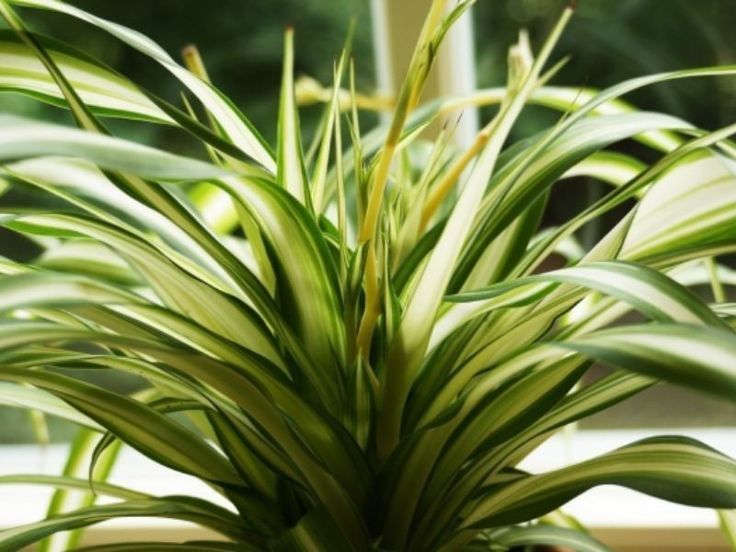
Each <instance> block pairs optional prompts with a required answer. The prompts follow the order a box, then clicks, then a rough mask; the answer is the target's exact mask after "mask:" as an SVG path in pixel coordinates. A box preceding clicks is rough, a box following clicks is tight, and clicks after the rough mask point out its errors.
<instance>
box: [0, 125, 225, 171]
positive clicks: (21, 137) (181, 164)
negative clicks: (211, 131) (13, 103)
mask: <svg viewBox="0 0 736 552" xmlns="http://www.w3.org/2000/svg"><path fill="white" fill-rule="evenodd" d="M0 148H1V151H2V154H1V155H0V161H13V160H16V159H24V158H30V157H39V156H47V155H49V156H53V155H57V156H68V157H78V158H83V159H86V160H88V161H91V162H93V163H95V164H96V165H98V166H99V167H102V168H105V169H110V170H115V171H121V172H129V173H132V174H137V175H139V176H142V177H144V178H152V179H158V180H204V179H208V178H216V177H219V176H223V175H224V174H225V171H223V170H222V169H220V168H218V167H215V166H214V165H209V164H207V163H204V162H203V161H198V160H196V159H188V158H185V157H181V156H178V155H174V154H171V153H166V152H163V151H161V150H157V149H155V148H151V147H149V146H142V145H140V144H137V143H135V142H129V141H127V140H123V139H121V138H113V137H109V136H100V135H96V134H93V133H90V132H85V131H82V130H77V129H72V128H68V127H64V126H61V125H54V124H50V123H42V122H38V121H34V120H31V119H26V118H22V117H16V116H11V115H0Z"/></svg>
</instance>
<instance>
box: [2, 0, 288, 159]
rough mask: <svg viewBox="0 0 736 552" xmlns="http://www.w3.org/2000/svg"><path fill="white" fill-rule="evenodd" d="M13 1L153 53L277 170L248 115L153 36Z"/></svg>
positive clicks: (56, 7) (235, 138)
mask: <svg viewBox="0 0 736 552" xmlns="http://www.w3.org/2000/svg"><path fill="white" fill-rule="evenodd" d="M12 3H13V4H16V5H19V6H24V7H29V8H37V9H43V10H49V11H55V12H59V13H64V14H66V15H69V16H72V17H75V18H77V19H81V20H82V21H85V22H86V23H89V24H91V25H94V26H96V27H99V28H100V29H102V30H104V31H107V32H108V33H110V34H112V35H113V36H115V37H116V38H117V39H119V40H121V41H122V42H124V43H126V44H127V45H128V46H130V47H132V48H134V49H136V50H138V51H139V52H140V53H142V54H143V55H146V56H148V57H151V58H152V59H154V60H155V61H157V62H158V63H160V64H161V65H162V66H163V67H164V68H166V69H167V70H169V71H170V72H171V73H172V74H173V75H174V76H175V77H176V78H178V79H179V80H180V81H181V83H182V84H183V85H184V86H186V87H187V88H188V89H189V90H190V91H191V92H192V93H193V94H194V95H195V96H197V98H198V99H199V100H200V101H201V102H202V104H203V105H204V106H205V107H206V108H207V110H208V112H209V113H210V114H211V115H212V117H213V118H214V120H215V121H217V123H218V125H219V126H220V127H221V129H222V131H223V132H224V133H225V135H226V136H227V137H228V139H229V140H230V141H231V142H232V143H233V144H234V145H236V146H237V147H239V148H240V149H242V150H243V151H244V152H245V153H246V154H247V155H249V156H250V157H252V158H253V159H255V160H256V161H257V162H258V163H260V164H261V165H263V166H264V167H265V168H266V169H267V170H269V171H271V172H274V170H275V163H274V160H273V155H272V154H271V152H270V151H269V149H268V147H267V146H266V144H265V142H264V140H263V138H261V136H260V135H259V134H258V132H257V131H256V130H255V129H254V128H253V126H252V125H251V123H250V122H249V121H248V120H247V119H246V118H245V116H244V115H243V114H242V113H241V112H240V111H239V110H238V109H237V108H236V107H235V106H234V105H233V104H232V103H231V102H230V101H229V100H228V99H227V98H225V96H223V95H222V94H221V93H220V92H219V91H218V90H217V89H215V88H214V87H213V86H212V85H210V84H209V83H207V82H205V81H203V80H201V79H200V78H198V77H196V76H195V75H193V74H192V73H191V72H189V71H187V70H186V69H185V68H183V67H182V66H181V65H179V64H178V63H176V62H175V61H174V59H173V58H172V57H171V56H170V55H169V54H167V53H166V52H165V51H164V50H163V49H162V48H161V47H160V46H159V45H158V44H156V43H155V42H153V41H152V40H150V39H149V38H147V37H145V36H143V35H142V34H140V33H137V32H135V31H133V30H132V29H128V28H127V27H124V26H123V25H119V24H117V23H113V22H110V21H106V20H105V19H102V18H99V17H96V16H94V15H92V14H89V13H87V12H85V11H83V10H81V9H79V8H76V7H74V6H72V5H70V4H66V3H63V2H59V1H57V0H18V1H15V0H13V2H12Z"/></svg>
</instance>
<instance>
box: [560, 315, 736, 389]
mask: <svg viewBox="0 0 736 552" xmlns="http://www.w3.org/2000/svg"><path fill="white" fill-rule="evenodd" d="M556 345H557V346H560V347H563V348H566V349H571V350H574V351H577V352H579V353H582V354H584V355H586V356H588V357H590V358H594V359H596V360H599V361H601V362H605V363H607V364H611V365H614V366H617V367H620V368H624V369H626V370H631V371H633V372H638V373H641V374H644V375H647V376H652V377H656V378H659V379H663V380H666V381H671V382H673V383H679V384H681V385H686V386H688V387H692V388H695V389H699V390H701V391H704V392H706V393H711V394H716V395H720V396H722V397H724V398H727V399H729V400H734V397H736V334H734V333H733V332H732V331H730V330H724V329H716V328H707V327H702V326H688V325H684V324H682V325H679V324H678V325H675V324H649V325H634V326H624V327H621V328H614V329H610V330H602V331H599V332H595V333H591V334H588V335H582V336H579V337H574V338H572V339H570V340H568V341H560V342H556Z"/></svg>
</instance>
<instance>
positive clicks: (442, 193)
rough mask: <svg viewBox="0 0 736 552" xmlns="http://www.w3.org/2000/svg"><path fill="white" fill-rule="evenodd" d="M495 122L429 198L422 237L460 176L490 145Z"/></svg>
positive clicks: (422, 221) (486, 129)
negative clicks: (488, 144)
mask: <svg viewBox="0 0 736 552" xmlns="http://www.w3.org/2000/svg"><path fill="white" fill-rule="evenodd" d="M495 122H496V119H495V118H494V120H493V121H491V122H490V123H489V124H488V125H486V126H485V127H484V128H483V130H481V131H480V132H479V133H478V136H477V137H476V139H475V142H473V145H472V146H470V148H468V149H467V150H466V151H465V153H463V155H462V156H461V157H460V158H459V159H458V160H457V161H455V163H454V164H453V166H452V167H451V168H450V170H449V171H447V173H446V174H445V177H444V178H443V179H442V180H441V181H440V183H439V184H437V185H436V186H435V187H434V189H433V190H432V193H431V194H430V196H429V197H428V198H427V200H426V201H425V203H424V207H423V208H422V217H421V220H420V222H419V235H421V234H422V233H423V232H424V230H425V229H426V228H427V225H428V224H429V221H430V220H432V217H433V216H434V214H435V213H436V212H437V210H438V209H439V207H440V205H442V202H443V201H444V199H445V198H446V197H447V194H449V193H450V190H452V188H453V187H454V186H455V184H456V183H457V182H458V180H459V179H460V175H462V174H463V171H465V169H466V168H467V166H468V165H469V164H470V162H471V161H472V160H473V159H475V157H476V156H477V155H478V154H479V153H480V152H481V151H482V150H483V148H484V147H485V145H486V144H487V143H488V140H490V138H491V134H492V132H493V128H494V127H495Z"/></svg>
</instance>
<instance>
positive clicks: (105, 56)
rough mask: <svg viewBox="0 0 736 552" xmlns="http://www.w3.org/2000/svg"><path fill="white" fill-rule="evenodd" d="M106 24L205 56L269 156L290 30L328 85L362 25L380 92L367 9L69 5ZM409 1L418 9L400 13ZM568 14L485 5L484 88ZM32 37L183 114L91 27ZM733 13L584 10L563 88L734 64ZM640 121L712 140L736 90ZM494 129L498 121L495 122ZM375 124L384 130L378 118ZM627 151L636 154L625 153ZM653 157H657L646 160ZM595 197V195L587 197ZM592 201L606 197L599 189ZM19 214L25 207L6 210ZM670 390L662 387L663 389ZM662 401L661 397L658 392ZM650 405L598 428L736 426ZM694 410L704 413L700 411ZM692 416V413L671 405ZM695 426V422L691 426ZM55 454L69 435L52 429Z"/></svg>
mask: <svg viewBox="0 0 736 552" xmlns="http://www.w3.org/2000/svg"><path fill="white" fill-rule="evenodd" d="M68 1H69V2H70V3H72V4H76V5H79V6H80V7H83V8H84V9H86V10H88V11H90V12H92V13H95V14H97V15H99V16H101V17H104V18H107V19H111V20H113V21H116V22H118V23H121V24H123V25H126V26H129V27H132V28H134V29H137V30H138V31H140V32H142V33H143V34H145V35H148V36H150V37H152V38H154V39H155V40H156V41H157V42H159V44H161V45H162V46H163V47H164V48H165V49H166V50H167V51H169V52H170V53H172V55H174V56H178V53H179V52H180V51H181V49H182V48H183V47H184V46H186V45H187V44H192V43H193V44H196V45H197V46H198V47H199V49H200V51H201V53H202V56H203V59H204V61H205V63H206V66H207V69H208V71H209V73H210V77H211V79H212V80H213V82H214V83H215V84H216V85H217V86H218V87H219V88H220V89H221V90H222V91H223V92H225V94H227V95H228V96H229V97H230V98H232V99H233V101H234V102H235V103H236V104H237V105H238V106H240V108H241V109H242V110H243V112H244V113H245V114H246V115H247V116H248V117H249V118H250V119H251V120H252V121H253V123H254V124H255V125H256V127H257V128H258V129H259V130H260V131H261V133H262V134H263V135H264V136H265V137H266V138H267V139H268V140H269V141H270V142H271V143H273V142H274V141H275V137H276V113H277V107H278V106H277V102H278V87H279V81H280V74H281V53H282V36H283V30H284V28H285V27H286V26H289V25H291V26H293V27H294V28H295V31H296V60H295V66H296V72H297V75H308V76H310V77H314V78H316V79H317V80H318V81H320V82H322V83H324V84H326V83H329V82H330V80H331V76H332V67H333V60H334V59H335V57H336V56H337V55H338V53H339V51H340V49H341V48H342V45H343V43H344V40H345V36H346V34H347V31H348V28H349V27H350V22H351V20H353V19H354V20H355V21H356V26H355V37H354V41H353V51H354V59H355V64H356V75H357V81H358V87H359V88H360V90H361V91H363V92H372V91H373V89H374V88H375V77H374V66H375V60H374V57H373V48H372V28H371V18H370V5H369V0H217V1H216V2H204V1H203V0H156V1H151V0H127V1H125V2H120V1H113V0H68ZM391 1H397V2H398V1H402V2H403V1H410V0H391ZM565 4H567V1H566V0H478V2H477V4H476V7H475V8H474V18H475V21H474V23H475V39H476V47H477V67H478V77H477V78H478V84H479V86H498V85H501V84H503V82H504V78H505V72H506V69H505V61H506V52H507V48H508V46H509V45H510V44H511V43H512V42H513V41H514V40H515V39H516V35H517V33H518V30H519V29H520V28H522V27H524V28H527V29H528V30H529V32H530V35H531V38H532V42H533V43H534V44H538V43H539V41H541V40H542V39H543V38H544V36H545V35H546V31H547V30H548V29H549V28H550V27H551V26H552V24H553V22H554V21H555V19H556V18H557V16H558V15H559V13H560V10H561V9H562V8H563V6H564V5H565ZM29 20H30V21H32V22H33V28H34V30H35V31H37V32H39V33H42V34H47V35H51V36H53V37H55V38H57V39H61V40H64V41H67V42H69V43H71V44H73V45H74V46H76V47H77V48H79V49H81V50H84V51H86V52H87V53H89V54H92V55H94V56H96V57H98V58H99V59H101V60H102V61H104V62H105V63H107V64H109V65H111V66H113V67H115V68H116V69H117V70H119V71H120V72H122V73H123V74H125V75H126V76H128V77H129V78H131V79H132V80H133V81H135V82H138V83H140V84H142V85H143V86H145V87H146V88H149V89H151V90H153V91H155V92H156V93H158V94H160V95H161V96H163V97H165V98H166V99H168V100H170V101H173V102H177V103H178V97H177V96H178V94H179V92H180V90H179V87H178V85H177V82H176V81H175V80H174V79H173V78H170V77H169V76H168V75H167V74H166V72H165V71H163V70H161V68H160V67H159V66H158V65H156V64H155V63H153V62H151V61H150V60H147V59H145V58H144V57H143V56H141V55H139V54H137V53H136V52H134V51H132V50H130V49H129V48H127V47H125V46H123V45H122V44H121V43H120V42H118V41H116V40H114V39H112V38H111V37H109V36H108V35H105V34H104V33H101V32H99V31H97V30H95V29H93V28H92V27H90V26H87V25H84V24H82V23H79V22H77V21H73V20H71V19H69V18H63V17H58V16H51V15H48V14H42V13H38V12H34V13H30V12H29ZM734 29H736V9H735V4H734V0H697V1H696V0H579V2H578V9H577V13H576V16H575V18H574V19H573V21H572V23H571V25H570V27H569V28H568V30H567V32H566V34H565V35H564V38H563V39H562V41H561V44H560V46H559V48H558V52H560V53H564V54H570V55H572V59H571V62H570V63H568V65H567V66H566V67H565V68H564V69H563V70H562V71H561V72H560V74H559V75H558V76H557V78H556V79H555V81H554V84H558V85H570V86H590V87H596V88H601V87H605V86H608V85H611V84H614V83H616V82H620V81H621V80H624V79H628V78H632V77H635V76H639V75H643V74H647V73H653V72H659V71H667V70H674V69H682V68H686V67H699V66H707V65H720V64H736V41H734V40H733V30H734ZM627 98H628V99H629V100H630V101H632V102H633V103H635V104H636V105H637V106H639V107H640V108H643V109H652V110H660V111H666V112H669V113H672V114H674V115H677V116H680V117H683V118H684V119H687V120H688V121H691V122H693V123H694V124H696V125H697V126H700V127H703V128H707V129H714V128H717V127H719V126H723V125H726V124H728V123H732V122H734V121H736V80H735V79H725V78H724V79H699V80H687V81H677V82H674V83H669V84H663V85H658V86H654V87H649V88H647V89H645V90H643V91H640V92H638V93H636V94H634V95H630V96H628V97H627ZM0 110H2V111H6V112H7V111H13V112H16V113H21V114H24V115H28V116H33V117H44V118H54V119H57V120H61V121H67V122H69V121H70V119H69V116H68V115H67V114H66V113H65V112H64V111H62V110H59V109H56V108H53V107H49V106H45V105H41V104H38V103H36V102H34V101H32V100H28V99H25V98H21V97H18V96H15V95H12V94H0ZM485 115H487V113H486V114H485ZM319 116H320V108H319V107H317V106H311V107H306V108H304V109H303V113H302V123H303V126H304V129H305V135H306V136H305V138H307V139H308V137H309V135H310V133H311V132H310V129H313V128H314V127H315V125H316V124H317V122H318V119H319ZM555 120H556V116H555V114H554V113H552V112H549V111H545V110H543V109H541V108H540V109H534V108H531V109H530V110H529V112H528V114H527V115H526V116H525V117H524V118H523V119H522V120H521V124H520V125H519V126H518V128H517V131H516V132H517V134H516V136H517V137H518V136H521V135H528V134H529V133H531V132H534V131H537V130H539V129H541V128H544V127H546V126H548V125H549V124H552V123H554V121H555ZM368 121H369V122H372V121H375V117H370V116H369V118H368ZM109 124H110V126H111V127H113V129H114V130H115V131H117V132H119V133H121V134H123V135H126V136H129V137H131V138H134V139H138V140H143V141H147V142H151V143H156V144H158V145H161V146H163V147H166V148H168V149H171V150H174V151H177V152H184V153H189V154H193V155H201V154H202V152H199V151H196V150H194V149H193V144H192V143H190V142H188V140H187V138H186V137H185V136H184V135H183V134H182V133H180V132H177V131H176V130H174V129H171V128H167V127H162V126H155V125H148V124H142V123H121V122H113V121H111V122H110V123H109ZM623 147H624V148H627V147H629V148H630V147H632V146H631V144H626V145H624V146H623ZM637 153H640V154H644V155H646V154H647V152H637ZM589 188H591V187H590V186H587V187H586V189H589ZM565 189H566V191H564V192H561V193H557V194H555V195H554V197H553V201H552V203H551V205H550V212H551V217H552V220H551V221H550V222H552V223H554V219H556V218H560V219H561V218H566V217H567V216H568V214H569V213H570V212H571V211H574V210H577V209H579V207H580V205H582V204H584V203H586V202H587V201H589V200H590V199H591V197H590V195H589V192H586V193H585V194H584V193H582V192H580V190H581V187H575V186H570V187H567V186H565ZM592 189H593V190H595V188H594V187H593V188H592ZM3 201H12V202H13V203H15V204H18V203H19V202H20V203H22V201H23V198H22V197H21V198H18V197H13V196H12V195H11V196H10V197H8V198H3ZM33 253H34V249H33V247H31V245H30V244H28V243H25V242H20V241H18V240H17V239H16V238H14V237H12V236H10V235H8V234H7V233H4V234H0V254H3V255H7V256H11V257H19V258H28V257H29V256H32V255H33ZM659 387H660V386H658V389H659ZM649 393H651V392H649ZM649 393H644V394H642V395H641V396H639V397H637V398H635V399H633V400H631V401H630V402H628V403H626V404H625V405H623V406H621V407H618V408H617V409H614V410H613V411H611V412H609V413H606V414H605V416H606V417H605V418H593V419H592V420H591V422H590V423H591V424H592V425H593V426H601V425H606V426H607V427H611V426H619V427H625V426H636V425H642V423H644V424H645V425H647V426H657V425H660V426H688V425H690V426H692V425H696V426H697V425H708V424H712V425H726V424H736V408H735V407H733V406H730V405H727V404H726V403H724V402H721V401H717V400H710V399H707V400H706V399H701V398H700V397H699V396H694V395H693V394H692V393H690V392H687V391H681V390H679V389H672V388H665V389H664V391H663V390H659V391H657V393H659V395H658V398H657V399H656V400H652V397H653V396H652V395H651V394H649ZM694 401H696V402H694ZM688 402H689V403H690V408H687V409H675V408H671V405H681V404H683V403H688ZM693 413H696V415H693ZM30 428H31V423H30V420H29V417H28V414H27V413H25V412H22V411H19V410H12V409H1V410H0V442H25V441H30V440H32V439H33V436H32V432H31V429H30ZM51 435H52V439H53V440H63V439H66V438H68V435H69V433H68V431H67V430H66V429H64V428H63V426H59V425H58V424H55V423H54V424H52V426H51Z"/></svg>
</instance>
